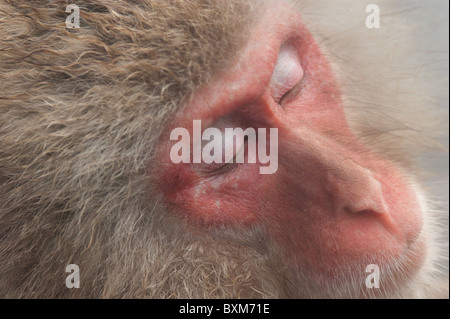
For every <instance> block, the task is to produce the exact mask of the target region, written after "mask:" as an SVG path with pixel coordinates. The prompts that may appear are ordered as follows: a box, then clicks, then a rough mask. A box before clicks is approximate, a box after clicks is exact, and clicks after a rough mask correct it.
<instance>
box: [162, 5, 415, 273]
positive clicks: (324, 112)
mask: <svg viewBox="0 0 450 319" xmlns="http://www.w3.org/2000/svg"><path fill="white" fill-rule="evenodd" d="M260 21H261V23H260V24H259V25H257V26H256V27H255V28H254V29H253V31H252V34H251V35H250V38H249V41H248V43H247V45H246V46H245V47H244V48H243V50H242V51H241V53H240V54H239V56H238V60H237V61H236V63H234V67H233V68H231V69H229V71H228V72H226V74H224V75H221V76H220V77H219V78H217V79H216V80H215V82H214V83H213V84H211V85H209V86H207V87H204V88H202V89H201V90H199V91H198V92H197V94H196V96H195V98H194V100H193V101H192V102H191V103H189V105H187V107H186V108H185V109H184V111H183V112H181V114H179V116H178V117H177V118H176V119H175V120H174V122H173V123H172V126H171V127H170V129H169V130H168V132H170V130H171V129H172V128H175V127H184V128H187V129H188V130H189V131H190V132H191V136H192V121H193V120H199V119H200V120H202V124H203V126H204V127H203V129H204V128H206V127H208V126H210V125H213V123H214V122H215V121H216V120H218V119H220V118H221V117H223V116H227V115H230V114H233V117H231V118H233V119H238V120H236V123H234V125H233V126H231V127H242V128H243V129H245V128H247V127H254V128H267V129H268V128H278V130H279V160H278V163H279V165H278V171H277V172H276V173H275V174H273V175H260V173H259V167H260V165H259V164H236V166H235V167H234V168H233V169H231V170H230V171H228V172H226V173H224V174H217V175H214V174H213V175H208V176H205V175H204V174H202V173H201V172H199V170H198V169H196V167H195V166H194V165H192V164H173V163H172V162H171V161H170V158H169V152H170V147H171V146H172V145H173V144H174V143H175V142H174V141H170V140H169V138H168V134H169V133H167V136H166V135H164V137H166V138H165V139H164V138H163V140H162V142H161V145H162V146H161V148H160V150H161V153H160V156H161V158H162V161H163V163H164V167H165V168H164V170H163V171H162V175H161V183H162V188H163V191H164V193H165V194H166V199H167V200H168V201H169V202H171V203H173V204H175V206H176V207H177V210H176V211H178V212H179V213H180V214H181V215H182V216H186V217H187V218H188V219H189V220H190V221H191V222H192V223H194V224H208V225H212V226H214V225H218V226H229V227H233V225H237V224H239V225H240V226H243V227H252V226H257V225H259V226H260V225H263V227H264V229H265V231H266V232H267V236H268V237H269V238H270V240H271V241H273V242H275V243H277V245H279V246H280V247H282V249H283V250H284V252H285V255H286V256H289V258H290V261H289V262H290V263H291V264H294V265H297V266H298V267H299V269H300V268H301V269H312V270H313V272H314V273H316V274H318V278H319V277H321V278H322V277H324V278H327V277H330V278H331V277H332V276H334V275H335V272H336V269H342V267H343V266H345V267H347V268H355V267H358V268H361V267H362V269H365V267H366V266H367V264H368V263H367V264H364V265H361V264H360V263H363V262H367V261H368V260H371V261H372V263H376V264H378V265H380V268H382V269H383V267H384V266H392V265H394V264H395V261H396V260H399V259H401V258H402V257H404V255H405V253H406V252H407V251H408V249H410V247H411V245H412V243H413V242H415V241H417V238H418V237H419V235H420V233H421V229H422V208H421V206H420V203H419V200H418V198H417V195H416V194H415V191H414V190H413V189H412V187H411V185H410V184H409V182H408V180H407V179H406V178H405V177H404V176H403V175H402V174H401V172H400V171H399V170H398V169H397V168H395V167H394V166H393V165H392V164H391V163H389V162H388V161H386V160H384V159H383V158H381V157H380V156H378V155H377V154H374V153H373V152H371V151H370V150H369V149H367V147H365V146H364V145H362V143H361V142H360V141H359V140H358V139H357V138H356V137H355V135H354V134H353V133H352V131H351V130H350V128H349V126H348V123H347V121H346V118H345V114H344V109H343V105H342V100H341V93H340V88H339V86H338V83H337V81H336V79H335V76H334V74H333V72H332V69H331V66H330V64H329V62H328V61H327V59H326V58H325V56H324V55H323V54H322V52H321V50H320V48H319V47H318V45H317V44H316V42H315V40H314V38H313V37H312V36H311V34H310V33H309V31H308V30H307V29H306V27H305V26H304V25H303V23H302V20H301V17H300V16H299V14H298V13H296V12H295V10H294V9H293V8H291V7H290V6H288V5H281V4H277V6H275V7H271V8H269V10H268V11H267V12H266V15H265V16H264V17H262V18H261V20H260ZM286 42H288V43H290V44H291V45H293V46H294V47H295V48H296V50H297V51H298V54H299V57H300V61H301V64H302V67H303V69H304V73H305V78H304V79H303V84H302V87H301V90H297V91H298V92H293V94H290V95H288V96H287V97H286V99H285V100H283V102H282V105H279V104H278V103H276V101H274V99H273V98H272V95H271V88H270V80H271V76H272V73H273V68H274V66H275V62H276V61H277V56H278V51H279V49H280V47H281V46H282V45H283V44H285V43H286ZM197 165H198V164H197ZM200 165H201V164H200ZM419 255H420V254H419ZM363 256H364V258H363ZM422 260H423V256H419V257H417V258H416V260H414V261H409V264H408V266H407V268H408V269H409V271H410V272H411V274H412V273H414V271H415V270H417V268H419V267H420V265H421V263H422ZM406 272H407V271H406V270H405V274H397V275H398V276H406V275H407V274H406ZM397 275H396V274H394V276H397Z"/></svg>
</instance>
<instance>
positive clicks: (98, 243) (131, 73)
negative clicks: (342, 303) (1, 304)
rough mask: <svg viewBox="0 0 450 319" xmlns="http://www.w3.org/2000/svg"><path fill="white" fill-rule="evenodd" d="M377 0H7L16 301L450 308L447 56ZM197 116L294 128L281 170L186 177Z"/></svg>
mask: <svg viewBox="0 0 450 319" xmlns="http://www.w3.org/2000/svg"><path fill="white" fill-rule="evenodd" d="M74 2H75V1H74ZM371 2H372V1H366V0H356V1H341V0H339V1H330V0H326V1H325V0H324V1H319V0H311V1H303V0H301V1H275V0H226V1H224V0H206V1H204V0H189V1H181V0H141V1H132V0H128V1H127V0H99V1H89V0H83V1H76V3H75V4H76V5H77V6H78V7H79V22H80V25H79V28H77V27H75V28H67V25H66V20H67V19H68V18H69V17H68V16H69V13H66V7H67V6H68V5H69V4H71V3H72V1H63V0H55V1H32V2H31V1H25V0H20V1H16V0H14V1H7V0H2V1H0V83H1V88H0V297H3V298H79V297H86V298H442V297H444V298H446V297H448V269H447V266H446V258H447V256H448V249H447V246H448V245H447V244H446V243H445V229H446V225H445V221H446V216H447V215H448V211H446V210H445V209H444V210H438V209H437V206H436V203H435V200H436V199H435V198H432V197H430V196H432V194H430V192H429V191H428V190H427V187H426V186H425V185H424V183H423V182H422V181H423V180H424V178H425V177H426V175H424V174H423V173H422V172H421V171H420V170H419V169H418V165H417V163H416V161H415V159H416V158H417V156H418V155H419V154H420V153H421V152H426V151H427V150H428V149H429V148H430V147H433V146H434V145H436V143H435V142H434V139H433V137H434V136H437V135H439V134H440V133H442V132H443V129H441V128H440V126H439V125H440V124H439V123H438V122H436V121H435V118H434V115H435V114H436V113H435V112H434V107H435V106H436V103H435V98H436V97H439V96H440V95H439V94H441V93H442V92H441V91H443V92H445V87H446V82H445V81H446V78H445V75H443V74H439V73H440V72H434V71H436V69H434V71H433V70H431V68H430V66H436V65H439V66H443V64H444V63H445V59H446V57H445V55H444V54H445V52H443V53H442V55H441V56H439V54H438V53H436V52H435V51H433V50H432V47H430V46H428V47H425V45H424V43H422V42H420V41H421V40H420V39H419V37H415V34H417V33H416V31H417V30H420V24H419V23H421V22H424V21H422V20H420V19H419V20H418V19H417V17H418V16H421V15H420V14H419V13H420V12H418V11H417V9H419V11H420V6H419V7H417V6H416V7H415V8H416V11H410V10H411V9H410V8H409V7H406V6H407V5H409V2H408V3H403V4H402V5H400V4H395V2H394V1H377V5H378V7H379V8H380V20H379V21H377V17H376V14H377V12H376V11H377V10H373V11H371V10H369V11H368V12H366V8H367V6H368V5H369V4H370V3H371ZM369 8H370V7H369ZM69 11H70V10H69ZM445 12H446V11H445V10H442V13H443V14H445ZM371 14H374V15H375V16H373V17H370V15H371ZM408 17H410V18H411V19H409V18H408ZM421 17H422V19H423V16H421ZM367 19H368V21H366V20H367ZM433 19H434V21H440V23H447V22H448V21H447V20H446V19H445V18H442V19H441V20H439V18H438V17H436V16H433ZM73 21H75V20H73ZM377 22H379V28H378V27H377V26H376V27H374V28H371V27H368V26H369V25H372V24H376V23H377ZM410 23H411V25H410ZM424 25H425V24H424ZM372 26H373V25H372ZM447 58H448V57H447ZM438 69H440V70H441V71H442V69H445V66H443V67H439V68H438ZM439 76H441V77H439ZM194 121H201V123H202V130H205V129H207V128H209V127H211V128H214V127H216V128H218V129H219V130H222V129H224V128H242V129H247V128H254V129H259V128H263V129H266V130H267V132H269V129H277V132H278V136H277V141H278V142H277V150H278V153H277V156H278V159H277V161H278V162H277V167H276V168H277V169H276V171H275V172H273V174H261V173H260V167H262V166H263V167H264V166H267V165H266V164H263V165H260V164H261V163H250V162H248V161H245V162H244V163H235V162H226V163H224V164H206V163H204V162H203V161H202V162H200V163H174V162H173V161H171V158H170V152H171V148H172V147H173V145H174V144H175V143H176V141H174V140H171V138H170V135H171V132H172V130H173V129H174V128H185V129H186V130H187V131H188V132H192V128H193V123H194ZM443 126H444V127H445V123H444V125H443ZM432 132H436V134H432ZM256 142H257V143H258V144H259V143H262V142H263V141H262V137H260V136H259V137H258V140H257V141H256ZM267 142H268V143H269V134H268V135H267ZM245 144H248V140H247V139H246V140H245ZM244 147H245V145H244ZM267 148H269V145H267ZM190 151H191V152H193V149H192V148H191V149H190ZM244 152H245V150H244ZM245 154H246V155H245V156H246V157H247V156H248V154H249V153H248V152H246V153H245ZM73 264H74V265H77V266H78V268H79V283H78V284H79V285H77V286H76V287H68V285H66V283H67V282H66V279H67V276H68V275H69V273H68V272H66V267H67V266H68V265H73ZM368 270H369V271H368ZM375 270H377V271H375ZM377 277H378V278H377Z"/></svg>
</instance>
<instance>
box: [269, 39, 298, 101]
mask: <svg viewBox="0 0 450 319" xmlns="http://www.w3.org/2000/svg"><path fill="white" fill-rule="evenodd" d="M303 77H304V71H303V68H302V65H301V63H300V58H299V56H298V52H297V50H296V49H295V48H294V47H292V46H291V45H283V46H282V47H281V48H280V52H279V53H278V60H277V62H276V65H275V68H274V71H273V75H272V79H271V93H272V97H273V99H274V100H275V102H277V103H279V102H280V101H281V99H282V97H283V96H284V95H286V94H287V93H288V92H289V91H291V90H292V89H293V88H294V87H295V86H297V84H299V83H300V81H301V80H302V79H303Z"/></svg>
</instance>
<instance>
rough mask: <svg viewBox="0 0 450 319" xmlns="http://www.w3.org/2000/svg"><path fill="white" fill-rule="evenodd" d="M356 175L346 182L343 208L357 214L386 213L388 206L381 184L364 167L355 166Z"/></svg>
mask: <svg viewBox="0 0 450 319" xmlns="http://www.w3.org/2000/svg"><path fill="white" fill-rule="evenodd" d="M356 170H357V171H358V170H359V172H356V174H358V175H356V176H357V177H356V178H354V179H351V180H349V181H347V182H346V184H347V185H349V186H348V188H349V189H347V191H346V197H347V198H346V200H345V202H346V203H347V204H346V206H344V210H345V211H347V212H349V213H357V214H368V213H376V214H387V212H388V207H387V204H386V201H385V199H384V196H383V187H382V184H381V183H380V182H379V181H378V180H377V179H376V178H375V177H374V175H373V173H372V172H371V171H369V170H368V169H366V168H363V167H359V168H356Z"/></svg>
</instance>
